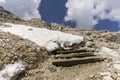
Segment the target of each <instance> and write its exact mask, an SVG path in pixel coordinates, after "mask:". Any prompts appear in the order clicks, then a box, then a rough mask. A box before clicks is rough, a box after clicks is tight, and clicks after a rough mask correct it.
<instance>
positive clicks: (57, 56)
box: [54, 52, 94, 59]
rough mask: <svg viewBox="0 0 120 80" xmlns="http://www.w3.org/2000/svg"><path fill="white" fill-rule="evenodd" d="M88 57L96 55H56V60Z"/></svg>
mask: <svg viewBox="0 0 120 80" xmlns="http://www.w3.org/2000/svg"><path fill="white" fill-rule="evenodd" d="M88 56H94V54H92V53H89V52H87V53H71V54H59V55H55V56H54V58H56V59H58V58H62V59H64V58H81V57H88Z"/></svg>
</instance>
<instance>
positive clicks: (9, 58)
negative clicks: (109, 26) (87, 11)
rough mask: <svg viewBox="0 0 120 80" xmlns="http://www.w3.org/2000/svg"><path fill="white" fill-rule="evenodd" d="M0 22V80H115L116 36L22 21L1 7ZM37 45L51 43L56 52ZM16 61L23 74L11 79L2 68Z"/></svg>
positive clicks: (119, 47)
mask: <svg viewBox="0 0 120 80" xmlns="http://www.w3.org/2000/svg"><path fill="white" fill-rule="evenodd" d="M0 20H1V22H0V43H1V44H0V62H1V63H0V69H2V70H1V71H0V79H2V78H4V80H18V79H20V80H119V77H120V76H119V74H120V54H119V53H120V37H119V36H120V33H119V32H114V33H113V32H108V31H96V30H81V29H73V28H69V27H67V26H61V25H59V24H55V23H52V24H47V23H45V22H44V21H42V20H40V19H31V20H28V21H26V20H22V19H20V18H18V17H16V16H15V15H13V14H12V13H10V12H8V11H6V10H4V9H3V8H2V7H0ZM45 28H46V29H45ZM37 31H38V32H37ZM60 31H61V32H60ZM63 32H64V33H63ZM61 34H62V36H61ZM26 35H28V36H27V37H26ZM69 36H70V37H69ZM75 36H77V38H76V37H75ZM81 36H82V37H81ZM53 37H54V38H53ZM83 37H84V39H83ZM41 38H44V39H41ZM45 39H46V40H45ZM47 39H48V40H47ZM72 40H73V43H71V42H72ZM37 41H38V42H39V43H40V42H41V43H43V42H45V43H47V42H49V43H51V42H52V44H49V47H50V48H51V47H53V44H55V45H57V48H55V49H54V50H53V51H49V50H48V49H47V48H46V47H45V46H41V45H40V44H39V43H37ZM42 41H43V42H42ZM47 44H48V43H47ZM47 44H45V45H47ZM19 60H21V61H22V62H23V65H24V67H25V68H26V70H24V71H21V70H20V73H19V74H18V73H16V72H15V73H14V72H13V74H14V75H12V76H11V75H10V74H9V73H7V72H5V71H7V70H8V69H9V68H7V69H6V68H5V69H4V67H5V65H7V64H13V65H11V66H13V67H14V66H16V61H19ZM81 63H82V64H81ZM20 66H21V65H20ZM22 67H23V66H22ZM15 68H16V67H15ZM18 71H19V68H18ZM8 72H9V70H8ZM21 72H22V73H21ZM4 75H7V77H5V76H4ZM6 78H8V79H6Z"/></svg>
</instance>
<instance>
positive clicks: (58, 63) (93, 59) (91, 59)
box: [52, 56, 104, 67]
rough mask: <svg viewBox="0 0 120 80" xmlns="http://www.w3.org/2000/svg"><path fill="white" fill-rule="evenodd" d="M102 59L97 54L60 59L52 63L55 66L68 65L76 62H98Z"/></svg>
mask: <svg viewBox="0 0 120 80" xmlns="http://www.w3.org/2000/svg"><path fill="white" fill-rule="evenodd" d="M103 60H104V59H103V58H101V57H99V56H92V57H84V58H73V59H60V60H55V61H53V62H52V64H53V65H56V66H65V67H69V66H73V65H77V64H86V63H94V62H100V61H103Z"/></svg>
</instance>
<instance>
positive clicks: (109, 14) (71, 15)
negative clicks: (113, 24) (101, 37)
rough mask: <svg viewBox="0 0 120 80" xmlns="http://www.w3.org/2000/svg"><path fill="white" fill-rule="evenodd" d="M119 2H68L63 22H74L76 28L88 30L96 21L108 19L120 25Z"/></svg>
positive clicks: (71, 0) (75, 0)
mask: <svg viewBox="0 0 120 80" xmlns="http://www.w3.org/2000/svg"><path fill="white" fill-rule="evenodd" d="M119 7H120V0H116V1H114V0H68V1H67V3H66V8H67V9H68V10H67V15H66V16H65V21H74V22H76V27H80V28H83V29H90V28H92V27H93V26H94V25H95V24H97V23H98V20H103V19H109V20H112V21H117V22H119V23H120V15H119V14H120V9H119Z"/></svg>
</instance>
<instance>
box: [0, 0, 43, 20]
mask: <svg viewBox="0 0 120 80" xmlns="http://www.w3.org/2000/svg"><path fill="white" fill-rule="evenodd" d="M40 2H41V0H0V5H1V6H3V7H4V8H5V9H6V10H8V11H10V12H12V13H14V14H15V15H17V16H19V17H21V18H23V19H31V18H41V16H40V14H39V11H38V10H37V8H38V6H39V4H40Z"/></svg>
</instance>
